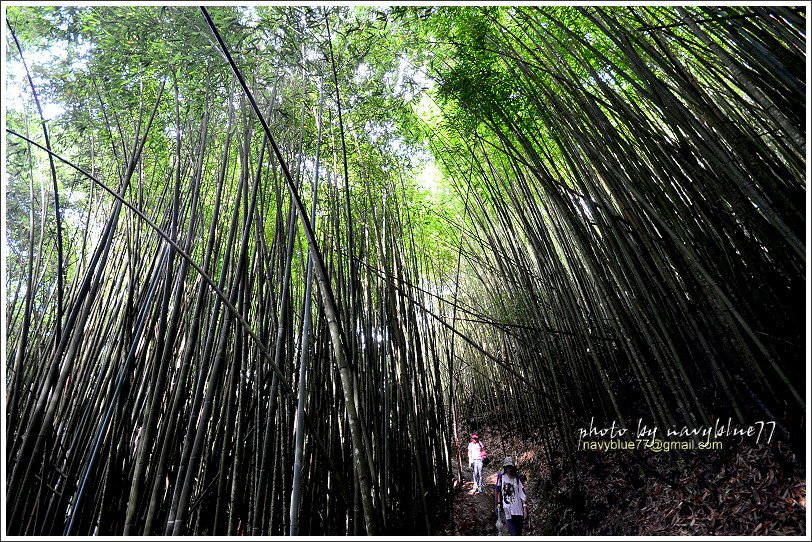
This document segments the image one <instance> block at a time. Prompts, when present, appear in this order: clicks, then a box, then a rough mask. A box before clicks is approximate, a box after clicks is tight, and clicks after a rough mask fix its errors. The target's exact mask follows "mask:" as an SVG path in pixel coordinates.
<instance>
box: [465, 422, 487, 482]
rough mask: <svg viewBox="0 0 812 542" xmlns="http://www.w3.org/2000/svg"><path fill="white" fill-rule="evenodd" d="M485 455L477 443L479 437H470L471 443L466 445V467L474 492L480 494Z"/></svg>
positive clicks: (482, 448)
mask: <svg viewBox="0 0 812 542" xmlns="http://www.w3.org/2000/svg"><path fill="white" fill-rule="evenodd" d="M486 455H487V453H486V452H485V447H484V446H482V444H481V443H480V442H479V435H476V434H473V435H471V442H469V443H468V466H469V467H470V468H471V471H472V473H473V482H474V492H476V493H482V492H483V491H484V490H485V488H483V487H482V460H483V459H484V458H485V456H486Z"/></svg>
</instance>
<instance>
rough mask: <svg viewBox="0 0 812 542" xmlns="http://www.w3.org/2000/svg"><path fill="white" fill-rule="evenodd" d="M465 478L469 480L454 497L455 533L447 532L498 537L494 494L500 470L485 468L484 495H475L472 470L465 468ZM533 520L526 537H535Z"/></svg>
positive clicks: (460, 534)
mask: <svg viewBox="0 0 812 542" xmlns="http://www.w3.org/2000/svg"><path fill="white" fill-rule="evenodd" d="M462 472H463V476H467V477H468V479H467V480H465V481H464V482H463V485H462V489H461V490H460V491H459V492H458V493H457V494H456V495H455V496H454V507H453V512H452V513H453V515H454V517H453V519H454V532H450V529H449V532H447V534H449V535H452V534H453V535H455V536H496V524H495V523H496V515H495V513H494V510H495V505H494V502H493V499H494V497H493V494H494V491H495V488H496V475H497V473H498V472H499V470H498V468H489V467H484V468H483V469H482V480H483V482H484V483H485V491H484V492H483V493H473V488H474V484H473V482H472V481H471V470H470V469H468V468H463V470H462ZM532 519H533V518H530V520H531V521H530V522H528V524H527V525H525V529H524V533H523V534H524V535H533V534H534V530H533V522H532Z"/></svg>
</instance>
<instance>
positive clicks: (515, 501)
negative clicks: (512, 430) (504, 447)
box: [494, 456, 527, 536]
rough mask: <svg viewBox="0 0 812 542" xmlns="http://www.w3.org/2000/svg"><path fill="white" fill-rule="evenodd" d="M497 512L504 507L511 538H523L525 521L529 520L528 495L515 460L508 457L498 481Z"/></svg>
mask: <svg viewBox="0 0 812 542" xmlns="http://www.w3.org/2000/svg"><path fill="white" fill-rule="evenodd" d="M494 496H495V497H496V512H497V514H498V513H499V507H500V506H501V507H502V510H504V513H505V523H506V524H507V529H508V534H510V536H521V534H522V527H524V520H525V519H526V518H527V495H525V493H524V484H523V483H522V481H521V479H520V477H519V474H518V472H517V471H516V465H515V464H514V463H513V458H512V457H510V456H508V457H506V458H505V460H504V461H503V462H502V472H500V473H499V476H498V477H497V479H496V492H495V493H494Z"/></svg>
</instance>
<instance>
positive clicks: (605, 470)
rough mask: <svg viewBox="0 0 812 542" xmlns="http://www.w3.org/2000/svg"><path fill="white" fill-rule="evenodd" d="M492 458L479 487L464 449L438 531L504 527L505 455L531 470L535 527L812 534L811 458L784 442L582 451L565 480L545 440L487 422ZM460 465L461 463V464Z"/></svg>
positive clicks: (533, 531) (529, 531)
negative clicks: (555, 473)
mask: <svg viewBox="0 0 812 542" xmlns="http://www.w3.org/2000/svg"><path fill="white" fill-rule="evenodd" d="M478 433H479V434H480V436H481V440H482V442H483V443H484V444H485V446H486V449H487V450H488V452H489V454H490V457H491V458H492V461H491V463H490V465H488V466H486V467H484V469H483V480H484V481H485V483H486V484H487V486H486V491H485V492H484V493H472V489H473V484H472V482H471V471H470V469H468V468H467V463H466V454H465V451H464V449H463V453H462V456H463V469H462V477H463V483H462V484H460V485H458V486H457V488H456V493H455V495H454V501H453V511H452V514H451V517H450V518H449V521H448V522H447V523H446V524H445V525H444V526H442V527H441V528H440V529H439V532H436V533H435V534H441V535H459V536H488V535H490V536H496V534H497V533H496V527H495V515H494V503H493V488H494V485H495V483H496V474H497V472H498V470H499V468H500V466H501V462H502V459H503V458H504V456H505V455H510V456H512V457H513V458H514V459H515V460H516V463H517V465H518V468H519V471H520V472H521V473H522V474H524V475H526V476H527V482H526V484H525V486H526V491H527V494H528V500H529V508H530V519H529V521H528V524H527V526H526V529H525V533H524V534H525V535H581V536H583V535H632V536H648V535H773V536H790V535H805V534H806V531H805V527H804V525H805V523H804V522H805V516H806V483H805V476H804V472H803V464H802V463H801V464H799V463H798V462H797V461H796V459H795V457H794V455H793V454H792V453H791V452H790V451H789V450H788V449H787V447H786V446H784V445H783V444H777V443H773V445H770V446H759V447H748V446H739V447H735V448H731V449H729V450H727V451H726V453H716V452H703V453H701V454H700V453H695V454H693V455H689V454H683V455H682V456H678V455H677V454H673V453H660V454H650V455H648V456H643V457H639V458H638V460H639V461H642V462H643V463H645V464H646V465H647V468H649V469H651V470H650V471H649V473H646V472H645V471H644V470H643V469H642V468H641V467H640V465H639V462H637V461H635V460H634V459H633V457H632V455H631V453H629V452H600V453H598V452H581V453H580V454H579V456H578V458H577V459H578V469H579V472H578V480H579V483H578V484H576V483H575V478H574V476H573V473H572V471H570V472H567V473H565V474H564V475H563V476H562V478H561V480H559V481H558V482H557V483H556V484H555V485H553V484H552V483H551V482H550V471H549V468H548V466H547V464H546V460H545V459H544V454H543V450H542V449H541V447H540V444H539V443H537V442H534V441H533V440H525V439H519V438H517V437H508V436H504V435H501V434H500V433H499V432H497V431H494V430H487V429H484V430H479V431H478ZM454 469H455V472H457V470H456V469H457V466H456V464H455V465H454Z"/></svg>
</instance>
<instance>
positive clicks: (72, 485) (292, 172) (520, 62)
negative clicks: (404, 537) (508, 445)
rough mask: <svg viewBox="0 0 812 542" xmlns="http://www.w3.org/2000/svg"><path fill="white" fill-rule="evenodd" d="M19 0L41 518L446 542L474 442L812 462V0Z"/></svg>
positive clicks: (27, 418) (78, 528)
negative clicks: (655, 3)
mask: <svg viewBox="0 0 812 542" xmlns="http://www.w3.org/2000/svg"><path fill="white" fill-rule="evenodd" d="M6 15H7V19H6V37H7V39H6V46H7V51H8V55H7V63H8V66H9V80H8V81H7V88H10V87H12V86H16V88H17V89H18V90H19V96H20V99H19V103H17V104H13V105H12V106H10V107H9V109H8V114H7V126H6V140H5V161H6V170H7V179H6V180H5V181H4V182H5V183H6V200H5V206H6V207H5V220H6V229H7V236H6V238H7V245H6V252H5V254H6V270H7V274H6V280H5V284H4V287H5V299H6V315H5V316H6V324H7V325H6V336H5V337H4V340H5V346H6V350H5V351H6V364H5V380H4V385H5V392H6V394H5V422H6V434H5V436H6V445H5V446H6V447H5V457H6V464H5V467H6V468H5V473H6V483H7V485H6V518H7V531H8V533H9V534H29V535H33V534H39V535H46V534H50V535H63V534H64V535H89V534H102V535H205V534H209V535H211V534H214V535H236V534H249V535H281V534H290V535H297V534H302V535H318V534H429V533H431V532H433V529H434V528H435V526H436V525H437V524H438V522H440V521H441V520H442V518H443V516H444V515H446V514H447V511H448V507H449V506H450V500H449V499H450V496H451V494H452V488H453V483H454V479H455V478H456V477H457V476H459V472H460V471H459V464H460V459H459V455H458V454H459V450H458V447H457V444H458V442H459V436H458V431H459V430H460V429H463V430H465V429H466V428H468V427H469V426H479V425H488V424H491V425H502V426H506V427H508V428H510V429H511V430H513V431H516V432H518V433H522V434H525V435H531V436H533V437H534V438H538V439H539V441H540V442H542V443H543V444H544V449H545V453H546V454H547V459H548V462H549V464H550V466H551V468H552V471H553V477H554V478H556V477H557V476H559V475H560V474H561V472H560V469H569V468H574V467H575V466H576V464H575V462H574V461H573V459H574V458H575V457H576V456H575V454H574V449H573V447H574V443H575V428H577V427H579V426H583V425H584V423H585V421H586V423H588V420H589V419H590V418H591V417H595V418H597V419H603V420H612V419H617V420H620V421H621V423H629V424H630V423H632V421H634V420H636V419H638V418H645V419H647V420H650V421H651V422H653V423H657V424H661V425H663V426H677V425H684V424H694V425H698V424H707V423H709V422H711V421H712V420H713V419H714V418H718V417H721V418H724V419H727V418H728V417H731V418H733V419H735V420H739V421H742V422H749V421H753V420H764V419H770V420H775V421H777V422H778V427H779V433H780V438H781V439H783V440H786V441H787V442H789V443H791V444H792V445H793V446H795V447H796V449H802V446H803V445H804V444H803V433H804V430H805V425H804V424H805V419H804V417H803V412H804V410H805V404H804V400H803V396H804V392H805V390H804V387H803V386H804V376H805V367H804V361H803V360H804V340H805V339H804V310H805V307H804V292H805V287H806V285H805V281H804V270H805V262H806V261H805V258H806V244H805V231H806V222H805V220H806V218H805V200H806V197H807V196H806V182H805V170H806V163H805V153H806V147H805V145H806V133H805V119H806V114H807V112H806V111H805V106H804V103H805V95H806V88H805V79H806V64H807V59H806V58H805V50H806V36H805V33H804V32H805V26H806V13H805V11H804V10H802V9H800V8H789V7H776V6H771V7H735V8H732V7H690V8H679V7H662V6H661V7H650V8H649V7H594V6H587V7H578V8H575V7H573V8H570V7H550V6H543V7H534V6H523V7H508V6H505V7H458V6H457V7H441V8H438V7H428V6H424V7H419V6H418V7H408V8H404V7H386V8H380V7H373V6H371V5H370V6H365V5H360V6H354V7H335V6H333V7H329V8H327V7H298V8H297V7H269V6H256V7H252V8H240V7H221V6H218V7H210V8H206V9H198V8H192V7H161V6H149V7H135V6H126V7H125V6H117V7H105V6H97V7H88V8H79V7H63V8H60V7H10V8H8V11H7V13H6ZM43 58H48V59H49V60H47V61H45V60H42V59H43ZM32 59H33V60H32ZM12 66H14V69H11V67H12ZM49 104H50V105H51V106H53V104H59V107H60V108H61V111H60V113H59V114H58V115H55V116H54V117H55V118H47V117H48V116H49V115H48V114H47V113H48V111H49V109H48V106H49ZM433 164H436V166H434V165H433ZM426 179H429V180H428V181H427V180H426ZM516 413H521V415H520V416H517V415H516Z"/></svg>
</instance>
